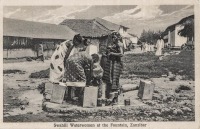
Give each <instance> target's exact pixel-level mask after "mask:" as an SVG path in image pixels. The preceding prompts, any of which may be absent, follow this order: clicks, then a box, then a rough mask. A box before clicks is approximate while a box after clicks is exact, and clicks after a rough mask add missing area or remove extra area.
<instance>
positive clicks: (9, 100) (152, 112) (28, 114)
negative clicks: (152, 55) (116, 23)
mask: <svg viewBox="0 0 200 129" xmlns="http://www.w3.org/2000/svg"><path fill="white" fill-rule="evenodd" d="M129 54H130V53H129ZM49 63H50V61H49V60H45V62H40V61H31V62H26V61H25V62H16V63H10V62H6V63H4V65H3V70H4V74H3V93H4V98H3V102H4V103H3V105H4V108H3V118H4V119H3V120H4V122H30V121H33V122H41V121H44V122H51V121H194V120H195V112H194V106H195V103H194V95H195V93H194V88H195V87H194V81H193V80H186V79H182V76H178V75H176V78H175V80H173V81H170V79H169V77H168V76H163V77H159V78H155V77H154V78H148V79H147V78H141V77H138V76H137V75H134V74H130V75H129V76H128V77H124V78H121V79H120V84H121V85H123V84H127V83H128V84H134V85H139V82H140V80H142V79H147V80H151V81H153V82H154V83H155V91H154V94H153V100H152V101H142V100H139V99H138V97H137V92H138V90H134V91H131V92H126V93H123V94H122V95H121V97H120V99H121V101H119V102H121V103H122V105H123V100H124V99H125V98H130V100H131V106H112V107H108V108H106V109H105V110H104V109H101V108H97V109H95V110H91V109H90V110H82V109H81V110H78V109H74V110H69V111H68V112H65V113H52V112H51V113H48V112H46V111H43V110H42V102H43V95H42V94H41V93H40V91H39V90H38V89H37V87H38V85H39V84H41V83H43V82H47V81H48V79H44V78H42V79H31V78H29V75H30V74H31V73H33V72H37V71H41V70H45V69H47V68H49ZM8 70H10V71H8Z"/></svg>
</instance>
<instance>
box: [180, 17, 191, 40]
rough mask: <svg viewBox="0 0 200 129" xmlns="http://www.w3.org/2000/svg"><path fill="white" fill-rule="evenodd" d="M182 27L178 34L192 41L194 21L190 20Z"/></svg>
mask: <svg viewBox="0 0 200 129" xmlns="http://www.w3.org/2000/svg"><path fill="white" fill-rule="evenodd" d="M182 26H184V28H183V29H181V30H180V31H179V32H178V34H179V35H181V36H183V37H188V38H189V40H192V38H194V19H192V18H190V19H188V20H186V21H185V22H183V23H182Z"/></svg>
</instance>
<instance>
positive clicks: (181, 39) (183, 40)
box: [175, 25, 187, 47]
mask: <svg viewBox="0 0 200 129" xmlns="http://www.w3.org/2000/svg"><path fill="white" fill-rule="evenodd" d="M181 29H183V26H180V25H177V26H176V28H175V46H176V47H180V46H181V45H183V44H184V43H186V42H187V38H186V37H183V36H180V35H179V34H178V32H179V31H180V30H181Z"/></svg>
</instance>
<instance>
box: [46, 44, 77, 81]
mask: <svg viewBox="0 0 200 129" xmlns="http://www.w3.org/2000/svg"><path fill="white" fill-rule="evenodd" d="M72 48H73V45H72V41H71V40H67V41H64V42H62V43H61V44H60V45H58V46H57V48H56V49H55V51H54V53H53V55H52V56H51V63H50V78H49V80H50V81H51V82H54V83H56V82H59V81H61V79H62V78H63V75H64V71H65V70H64V60H66V59H67V58H68V56H69V54H70V52H71V50H72Z"/></svg>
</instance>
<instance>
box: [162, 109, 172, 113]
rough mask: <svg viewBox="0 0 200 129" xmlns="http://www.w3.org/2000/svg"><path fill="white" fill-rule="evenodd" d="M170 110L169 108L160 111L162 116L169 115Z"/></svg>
mask: <svg viewBox="0 0 200 129" xmlns="http://www.w3.org/2000/svg"><path fill="white" fill-rule="evenodd" d="M170 112H171V110H170V109H169V108H163V109H161V113H162V114H170Z"/></svg>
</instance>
